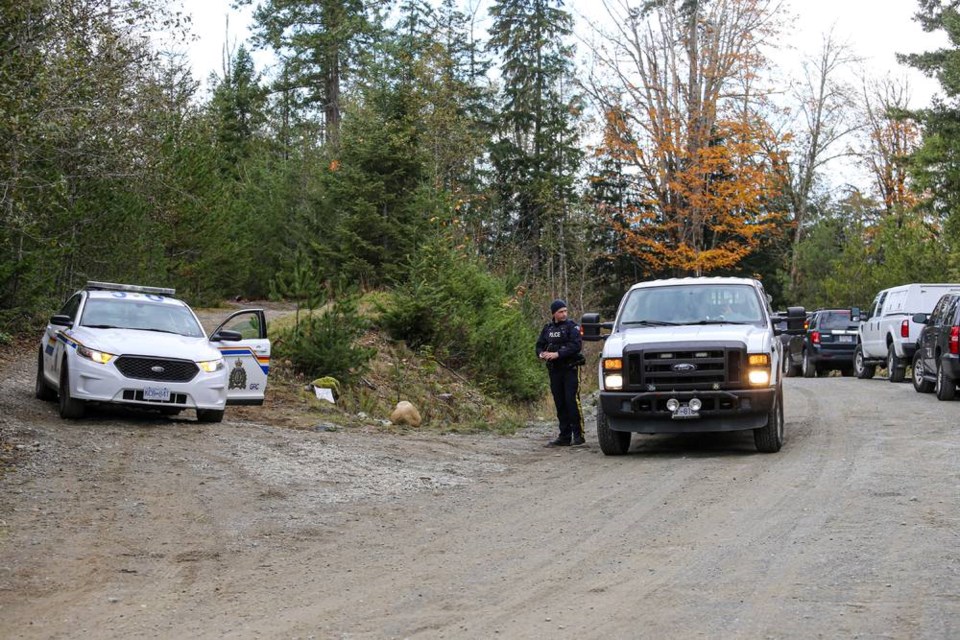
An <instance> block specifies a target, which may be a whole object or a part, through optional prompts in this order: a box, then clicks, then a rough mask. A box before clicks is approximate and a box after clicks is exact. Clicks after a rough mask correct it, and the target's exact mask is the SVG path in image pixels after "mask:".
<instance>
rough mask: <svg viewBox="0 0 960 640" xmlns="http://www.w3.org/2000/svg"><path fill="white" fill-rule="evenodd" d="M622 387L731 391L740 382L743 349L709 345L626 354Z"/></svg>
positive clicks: (633, 388) (631, 388)
mask: <svg viewBox="0 0 960 640" xmlns="http://www.w3.org/2000/svg"><path fill="white" fill-rule="evenodd" d="M624 357H625V358H626V373H627V376H626V378H627V379H626V380H625V381H624V383H625V385H624V386H625V388H626V389H630V390H636V391H651V390H654V389H657V390H661V389H663V390H666V389H671V390H687V389H689V390H693V389H705V388H712V387H714V385H717V387H716V388H719V389H723V388H730V387H735V386H738V385H739V384H740V383H741V375H742V372H743V370H744V361H745V358H746V349H745V348H743V347H740V346H737V347H721V348H718V347H717V346H716V345H711V346H710V347H708V348H703V349H691V348H690V346H689V345H684V346H683V348H681V349H669V348H663V347H656V348H653V349H647V350H643V351H628V352H627V353H625V354H624Z"/></svg>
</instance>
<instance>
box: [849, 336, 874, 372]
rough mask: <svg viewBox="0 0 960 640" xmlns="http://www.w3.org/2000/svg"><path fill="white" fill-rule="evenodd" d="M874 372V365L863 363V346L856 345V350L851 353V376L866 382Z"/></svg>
mask: <svg viewBox="0 0 960 640" xmlns="http://www.w3.org/2000/svg"><path fill="white" fill-rule="evenodd" d="M876 372H877V367H876V365H872V364H866V363H865V362H864V361H863V346H862V345H859V344H858V345H857V348H856V350H855V351H854V352H853V375H855V376H857V377H858V378H860V379H861V380H868V379H870V378H872V377H873V374H875V373H876Z"/></svg>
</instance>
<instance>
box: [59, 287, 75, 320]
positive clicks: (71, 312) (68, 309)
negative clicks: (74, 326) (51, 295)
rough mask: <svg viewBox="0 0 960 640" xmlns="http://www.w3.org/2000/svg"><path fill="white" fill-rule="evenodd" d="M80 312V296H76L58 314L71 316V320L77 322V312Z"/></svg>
mask: <svg viewBox="0 0 960 640" xmlns="http://www.w3.org/2000/svg"><path fill="white" fill-rule="evenodd" d="M79 310H80V294H79V293H78V294H76V295H75V296H73V297H72V298H70V299H69V300H67V303H66V304H65V305H63V307H62V308H61V309H60V311H58V312H57V315H59V316H70V319H71V320H73V321H74V322H76V320H77V311H79Z"/></svg>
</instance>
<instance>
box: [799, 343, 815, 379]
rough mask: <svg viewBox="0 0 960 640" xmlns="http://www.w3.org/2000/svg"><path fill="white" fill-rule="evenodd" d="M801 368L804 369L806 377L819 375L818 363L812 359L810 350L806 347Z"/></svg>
mask: <svg viewBox="0 0 960 640" xmlns="http://www.w3.org/2000/svg"><path fill="white" fill-rule="evenodd" d="M800 370H801V371H803V377H804V378H816V377H817V365H816V364H814V363H813V362H811V361H810V352H809V351H807V350H806V349H804V350H803V364H802V365H800Z"/></svg>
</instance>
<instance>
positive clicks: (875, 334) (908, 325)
mask: <svg viewBox="0 0 960 640" xmlns="http://www.w3.org/2000/svg"><path fill="white" fill-rule="evenodd" d="M953 292H960V284H949V283H940V284H917V283H914V284H904V285H900V286H897V287H891V288H889V289H884V290H883V291H881V292H880V293H878V294H877V296H876V297H875V298H874V300H873V305H872V306H871V311H870V312H869V313H868V314H867V315H866V316H863V317H862V318H861V319H862V322H861V323H860V327H859V329H858V330H857V346H856V348H855V349H854V352H853V372H854V374H855V375H856V376H857V377H858V378H861V379H866V378H872V377H873V376H874V374H875V373H876V370H877V367H886V369H887V379H888V380H889V381H890V382H901V381H902V380H903V379H904V377H905V375H906V369H907V365H908V364H910V363H911V362H912V360H913V355H914V353H916V350H917V338H918V337H919V336H920V331H921V330H922V329H923V325H922V324H919V323H917V322H916V321H914V319H913V316H914V315H915V314H919V313H927V314H929V313H930V312H931V311H932V310H933V307H934V306H935V305H936V304H937V300H939V299H940V296H942V295H943V294H945V293H953Z"/></svg>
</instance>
